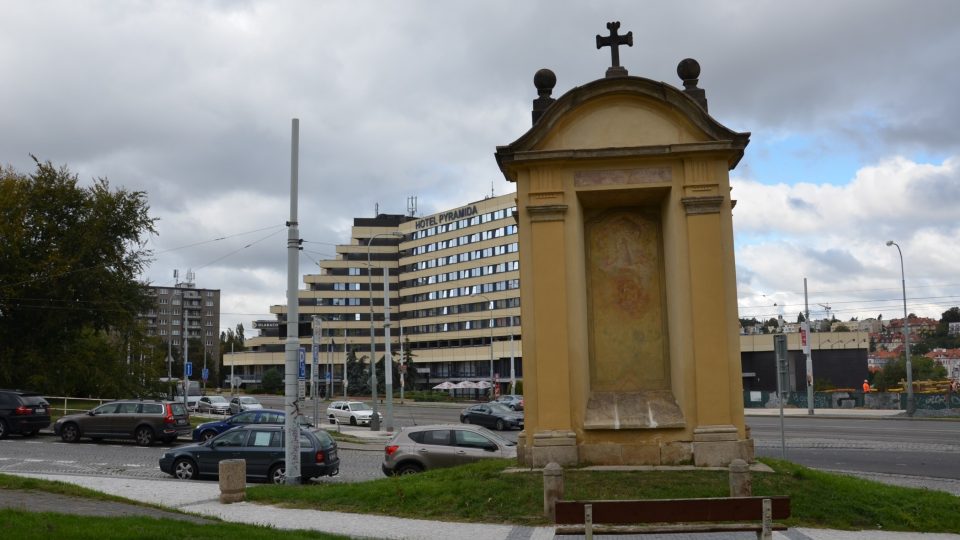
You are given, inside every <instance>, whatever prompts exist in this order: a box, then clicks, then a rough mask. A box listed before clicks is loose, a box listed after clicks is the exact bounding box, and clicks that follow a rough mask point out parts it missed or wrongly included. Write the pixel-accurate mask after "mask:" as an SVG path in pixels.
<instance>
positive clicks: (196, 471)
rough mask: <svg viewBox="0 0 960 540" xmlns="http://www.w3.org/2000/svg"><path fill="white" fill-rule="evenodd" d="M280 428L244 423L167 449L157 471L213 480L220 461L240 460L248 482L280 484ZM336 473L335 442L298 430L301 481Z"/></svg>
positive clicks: (283, 475) (324, 434) (282, 468)
mask: <svg viewBox="0 0 960 540" xmlns="http://www.w3.org/2000/svg"><path fill="white" fill-rule="evenodd" d="M284 436H285V433H284V430H283V426H277V425H268V424H248V425H243V426H238V427H235V428H233V429H231V430H229V431H227V432H225V433H223V434H221V435H218V436H217V437H214V438H213V439H210V440H209V441H206V442H203V443H200V444H190V445H185V446H178V447H176V448H171V449H170V450H168V451H167V452H165V453H164V454H163V456H161V457H160V470H161V471H163V472H165V473H167V474H169V475H170V476H173V477H174V478H179V479H181V480H191V479H199V478H204V477H206V478H217V477H218V476H219V473H220V461H222V460H224V459H243V460H245V461H246V462H247V479H248V480H266V481H269V482H273V483H274V484H282V483H283V482H284V480H285V479H286V466H285V463H284V455H285V451H284V447H283V442H284ZM339 472H340V458H339V457H338V456H337V443H336V442H335V441H334V440H333V439H332V438H331V437H330V435H328V434H327V432H325V431H323V430H316V431H309V430H306V429H301V430H300V476H301V478H302V479H309V478H316V477H318V476H335V475H337V474H339Z"/></svg>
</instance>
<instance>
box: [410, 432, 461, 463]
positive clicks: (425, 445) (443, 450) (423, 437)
mask: <svg viewBox="0 0 960 540" xmlns="http://www.w3.org/2000/svg"><path fill="white" fill-rule="evenodd" d="M413 435H416V437H414V436H413ZM410 438H411V440H413V441H414V442H415V443H417V444H416V448H415V451H416V453H417V455H419V456H420V459H421V460H422V461H423V463H424V465H425V466H426V468H427V469H428V470H429V469H440V468H443V467H453V466H454V465H458V463H457V459H456V448H455V447H454V446H453V440H452V437H451V435H450V430H449V429H431V430H426V431H421V432H419V433H415V434H411V437H410Z"/></svg>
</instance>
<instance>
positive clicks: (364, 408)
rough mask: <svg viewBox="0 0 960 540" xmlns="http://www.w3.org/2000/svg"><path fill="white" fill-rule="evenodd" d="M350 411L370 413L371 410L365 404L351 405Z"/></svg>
mask: <svg viewBox="0 0 960 540" xmlns="http://www.w3.org/2000/svg"><path fill="white" fill-rule="evenodd" d="M350 410H351V411H372V410H373V409H372V408H371V407H370V406H369V405H367V404H366V403H351V404H350Z"/></svg>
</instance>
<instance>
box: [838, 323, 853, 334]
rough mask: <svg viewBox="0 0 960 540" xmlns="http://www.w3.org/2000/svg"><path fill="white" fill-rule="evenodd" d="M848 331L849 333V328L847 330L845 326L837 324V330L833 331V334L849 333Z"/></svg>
mask: <svg viewBox="0 0 960 540" xmlns="http://www.w3.org/2000/svg"><path fill="white" fill-rule="evenodd" d="M849 331H850V328H848V327H847V325H845V324H842V323H841V324H838V325H837V328H836V329H835V330H834V332H849Z"/></svg>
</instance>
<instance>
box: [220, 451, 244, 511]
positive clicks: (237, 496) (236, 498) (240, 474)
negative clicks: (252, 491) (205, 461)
mask: <svg viewBox="0 0 960 540" xmlns="http://www.w3.org/2000/svg"><path fill="white" fill-rule="evenodd" d="M219 472H220V502H221V503H223V504H230V503H235V502H241V501H243V500H244V499H246V498H247V462H246V461H245V460H242V459H225V460H223V461H221V462H220V469H219Z"/></svg>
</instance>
